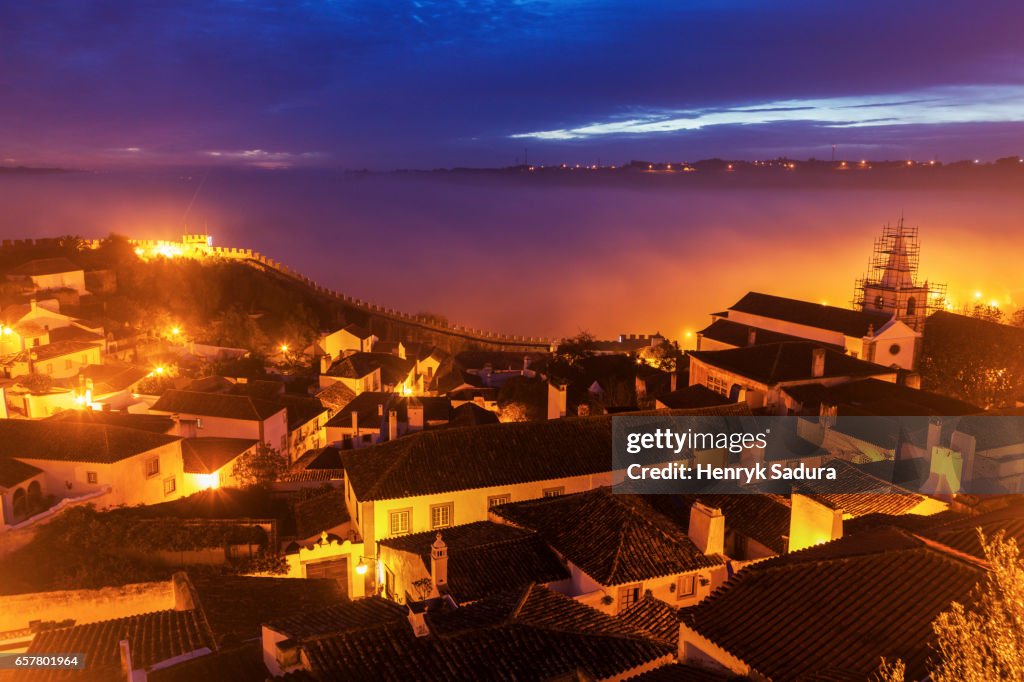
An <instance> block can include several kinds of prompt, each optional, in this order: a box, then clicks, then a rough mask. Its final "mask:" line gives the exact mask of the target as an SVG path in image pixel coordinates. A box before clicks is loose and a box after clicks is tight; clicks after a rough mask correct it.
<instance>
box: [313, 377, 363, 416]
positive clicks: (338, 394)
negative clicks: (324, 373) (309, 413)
mask: <svg viewBox="0 0 1024 682" xmlns="http://www.w3.org/2000/svg"><path fill="white" fill-rule="evenodd" d="M316 397H317V398H318V399H319V400H320V402H321V403H323V404H324V405H325V406H326V407H327V408H328V410H330V413H331V416H334V415H335V414H337V413H338V411H339V410H340V409H341V408H343V407H345V406H346V405H348V404H349V403H350V402H352V401H353V400H354V399H355V397H356V394H355V391H353V390H352V389H351V388H349V387H348V386H346V385H345V384H343V383H342V382H340V381H335V382H333V383H332V384H331V385H330V386H327V387H326V388H323V389H321V390H320V391H319V392H318V393H317V394H316Z"/></svg>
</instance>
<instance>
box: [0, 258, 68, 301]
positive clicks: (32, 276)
mask: <svg viewBox="0 0 1024 682" xmlns="http://www.w3.org/2000/svg"><path fill="white" fill-rule="evenodd" d="M7 277H8V279H13V278H28V279H29V280H31V282H32V285H33V286H34V287H35V289H36V291H47V290H51V289H74V290H75V291H77V292H78V293H79V294H84V293H87V291H86V289H85V271H84V270H83V269H82V268H80V267H79V266H77V265H75V264H74V263H72V262H71V261H70V260H68V259H67V258H41V259H38V260H30V261H28V262H27V263H22V264H21V265H19V266H18V267H16V268H13V269H11V270H8V271H7Z"/></svg>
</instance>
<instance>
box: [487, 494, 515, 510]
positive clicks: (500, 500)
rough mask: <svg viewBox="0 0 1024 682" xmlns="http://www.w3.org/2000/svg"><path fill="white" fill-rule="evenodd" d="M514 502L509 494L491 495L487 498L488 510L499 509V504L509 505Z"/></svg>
mask: <svg viewBox="0 0 1024 682" xmlns="http://www.w3.org/2000/svg"><path fill="white" fill-rule="evenodd" d="M511 501H512V496H511V495H510V494H508V493H505V494H504V495H491V496H490V497H488V498H487V508H488V509H491V508H492V507H497V506H498V505H499V504H508V503H509V502H511Z"/></svg>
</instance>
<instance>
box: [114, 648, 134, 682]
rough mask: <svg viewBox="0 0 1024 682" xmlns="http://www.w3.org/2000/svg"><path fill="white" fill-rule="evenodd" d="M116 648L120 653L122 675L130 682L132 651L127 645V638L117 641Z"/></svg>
mask: <svg viewBox="0 0 1024 682" xmlns="http://www.w3.org/2000/svg"><path fill="white" fill-rule="evenodd" d="M117 648H118V651H119V652H120V654H121V674H123V675H124V679H125V680H127V681H128V682H132V670H133V666H132V652H131V648H130V647H129V646H128V640H127V639H122V640H121V641H120V642H118V643H117Z"/></svg>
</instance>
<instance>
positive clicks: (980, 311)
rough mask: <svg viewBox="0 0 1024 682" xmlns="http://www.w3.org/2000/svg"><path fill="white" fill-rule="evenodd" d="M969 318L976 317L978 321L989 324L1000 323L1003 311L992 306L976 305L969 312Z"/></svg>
mask: <svg viewBox="0 0 1024 682" xmlns="http://www.w3.org/2000/svg"><path fill="white" fill-rule="evenodd" d="M971 317H977V318H978V319H979V320H988V321H989V322H1002V321H1003V311H1002V310H1000V309H999V308H998V307H997V306H994V305H988V304H986V303H977V304H975V306H974V308H973V309H972V310H971Z"/></svg>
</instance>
